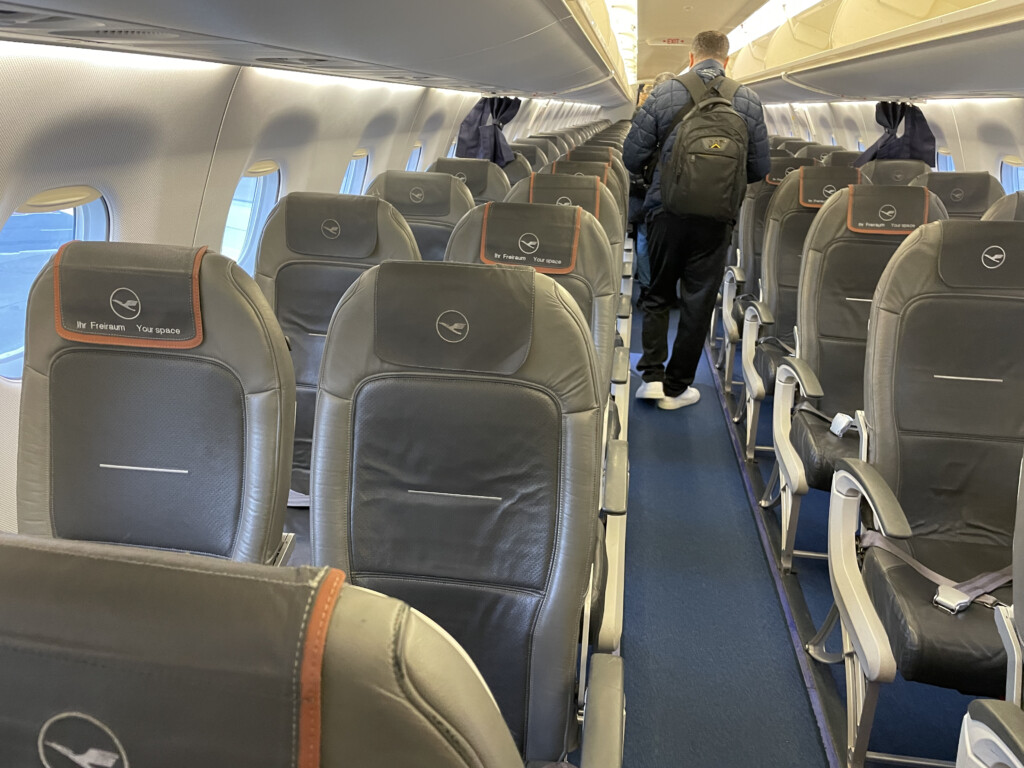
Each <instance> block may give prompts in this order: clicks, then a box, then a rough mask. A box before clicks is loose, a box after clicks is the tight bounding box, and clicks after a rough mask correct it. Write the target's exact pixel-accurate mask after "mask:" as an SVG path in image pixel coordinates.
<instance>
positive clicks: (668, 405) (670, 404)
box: [658, 387, 700, 411]
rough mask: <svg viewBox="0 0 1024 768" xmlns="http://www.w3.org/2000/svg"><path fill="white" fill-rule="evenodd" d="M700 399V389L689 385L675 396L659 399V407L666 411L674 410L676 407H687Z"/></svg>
mask: <svg viewBox="0 0 1024 768" xmlns="http://www.w3.org/2000/svg"><path fill="white" fill-rule="evenodd" d="M698 400H700V390H699V389H697V388H696V387H687V388H686V389H685V390H684V391H683V393H682V394H680V395H676V396H675V397H663V398H661V400H659V401H658V407H659V408H661V409H662V410H665V411H674V410H675V409H676V408H685V407H686V406H687V405H693V404H694V403H696V402H697V401H698Z"/></svg>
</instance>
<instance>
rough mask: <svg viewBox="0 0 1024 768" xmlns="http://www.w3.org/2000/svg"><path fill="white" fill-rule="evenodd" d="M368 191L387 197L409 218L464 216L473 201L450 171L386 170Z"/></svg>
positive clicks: (464, 187) (380, 196)
mask: <svg viewBox="0 0 1024 768" xmlns="http://www.w3.org/2000/svg"><path fill="white" fill-rule="evenodd" d="M366 194H367V195H372V196H374V197H379V198H381V199H383V200H387V201H388V202H389V203H391V204H392V205H393V206H395V208H397V209H398V212H399V213H401V214H402V215H403V216H405V217H406V218H416V217H423V218H440V217H445V216H448V215H450V214H452V215H454V216H455V217H461V216H462V215H463V214H465V213H466V211H468V210H469V209H470V208H472V207H473V205H474V203H473V196H472V194H470V191H469V189H468V188H467V187H466V185H465V184H463V183H462V182H461V181H460V180H459V179H457V178H455V177H454V176H452V175H451V174H447V173H428V172H420V171H385V172H384V173H382V174H380V175H379V176H378V177H377V178H375V179H374V180H373V182H371V184H370V186H369V188H368V189H367V190H366Z"/></svg>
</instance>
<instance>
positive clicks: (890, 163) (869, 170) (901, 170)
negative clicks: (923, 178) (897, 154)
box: [860, 160, 931, 186]
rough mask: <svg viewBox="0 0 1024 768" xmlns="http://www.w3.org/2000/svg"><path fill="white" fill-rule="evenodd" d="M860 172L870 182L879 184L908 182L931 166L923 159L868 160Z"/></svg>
mask: <svg viewBox="0 0 1024 768" xmlns="http://www.w3.org/2000/svg"><path fill="white" fill-rule="evenodd" d="M860 170H861V173H862V174H863V175H864V178H865V179H867V180H868V181H869V182H870V183H872V184H876V185H879V186H892V185H899V184H903V185H906V184H910V182H912V181H913V180H914V179H916V178H917V177H918V176H920V175H921V174H922V173H928V172H929V171H930V170H931V168H929V167H928V163H926V162H924V161H923V160H870V161H868V162H866V163H864V165H863V166H861V169H860Z"/></svg>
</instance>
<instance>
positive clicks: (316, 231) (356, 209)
mask: <svg viewBox="0 0 1024 768" xmlns="http://www.w3.org/2000/svg"><path fill="white" fill-rule="evenodd" d="M281 204H282V205H283V206H284V210H285V242H286V243H287V245H288V250H290V251H293V252H295V253H300V254H302V255H303V256H337V257H344V258H347V259H365V258H367V257H369V256H370V255H371V254H372V253H373V251H374V249H375V248H376V247H377V208H378V206H379V205H380V204H381V201H380V200H378V199H377V198H375V197H364V196H362V195H329V194H320V193H317V192H292V193H291V194H289V195H287V196H285V198H284V199H283V200H282V201H281Z"/></svg>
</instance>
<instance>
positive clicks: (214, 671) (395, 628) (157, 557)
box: [0, 537, 523, 768]
mask: <svg viewBox="0 0 1024 768" xmlns="http://www.w3.org/2000/svg"><path fill="white" fill-rule="evenodd" d="M0 614H2V615H3V616H4V618H5V621H4V622H3V625H2V626H0V689H2V690H3V692H4V695H3V696H0V764H2V765H5V766H29V765H40V764H41V763H40V758H42V759H43V760H45V761H46V762H45V763H43V764H45V765H51V766H55V767H56V766H72V765H75V764H80V765H90V766H94V768H100V766H112V767H113V768H124V767H125V766H129V765H133V766H145V765H187V766H190V767H191V768H223V767H224V766H247V768H278V767H279V766H283V765H291V766H311V768H312V767H315V768H342V767H347V766H354V765H358V766H360V767H361V768H393V766H396V765H411V764H412V762H415V764H416V765H417V766H423V767H424V768H449V767H450V766H452V765H460V764H465V763H463V762H462V756H463V755H472V756H473V761H474V762H473V763H472V764H473V765H477V766H481V767H482V768H522V765H523V763H522V760H521V759H520V757H519V755H518V753H517V750H516V748H515V744H514V743H513V741H512V739H511V737H510V736H509V733H508V728H507V727H506V726H505V724H504V723H503V722H502V718H501V713H500V712H499V710H498V707H497V705H496V704H495V702H494V699H493V697H492V696H491V694H490V692H489V691H488V690H487V687H486V685H485V684H484V682H483V680H482V679H481V678H480V674H479V672H478V671H477V670H476V668H475V667H474V666H473V664H472V662H470V661H469V659H467V658H466V655H465V653H464V652H463V651H462V649H461V648H459V647H458V646H457V645H456V644H455V643H454V642H453V641H452V639H451V637H449V636H448V635H447V633H445V632H444V631H443V630H441V629H440V628H438V627H437V625H436V624H434V622H433V621H431V620H430V619H428V618H426V617H425V616H423V615H422V614H420V613H418V612H417V611H415V610H411V609H410V608H409V606H407V605H406V604H404V603H402V602H400V601H398V600H395V599H393V598H390V597H385V596H384V595H380V594H377V593H375V592H370V591H367V590H365V589H362V588H360V587H356V586H351V585H348V584H345V583H344V578H343V575H342V574H341V573H340V572H338V571H333V570H331V569H328V568H320V569H315V568H309V567H305V568H271V567H268V566H256V565H250V564H243V563H221V562H217V561H215V560H213V559H212V558H200V557H190V556H186V555H180V554H172V553H165V552H138V551H134V552H131V551H126V550H124V549H123V548H119V547H113V546H110V545H100V544H82V543H75V544H69V543H67V542H44V541H39V540H32V539H28V538H15V537H0ZM69 753H70V755H69ZM71 755H73V756H75V757H76V758H78V759H74V760H73V759H71ZM90 757H91V761H90V760H89V759H88V758H90Z"/></svg>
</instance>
